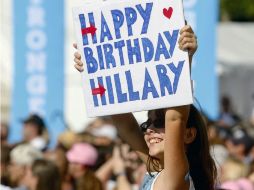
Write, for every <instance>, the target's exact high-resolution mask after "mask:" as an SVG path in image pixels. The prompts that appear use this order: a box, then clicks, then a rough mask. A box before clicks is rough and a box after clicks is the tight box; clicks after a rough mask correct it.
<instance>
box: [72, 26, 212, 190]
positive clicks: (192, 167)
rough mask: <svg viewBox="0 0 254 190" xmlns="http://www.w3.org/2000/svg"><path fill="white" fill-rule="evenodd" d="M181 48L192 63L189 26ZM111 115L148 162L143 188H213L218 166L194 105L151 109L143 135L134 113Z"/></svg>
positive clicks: (193, 43) (192, 42) (79, 63)
mask: <svg viewBox="0 0 254 190" xmlns="http://www.w3.org/2000/svg"><path fill="white" fill-rule="evenodd" d="M75 47H76V45H75ZM179 48H180V49H182V50H188V52H189V57H190V62H191V60H192V56H193V54H194V52H195V51H196V49H197V41H196V37H195V35H194V33H193V31H192V29H191V27H190V26H185V27H183V28H182V30H181V31H180V38H179ZM74 56H75V59H74V61H75V63H76V64H75V67H76V69H77V70H79V71H83V63H82V61H81V55H80V53H78V52H76V53H75V54H74ZM111 117H112V119H113V121H114V124H115V126H116V127H117V128H118V132H119V135H120V137H121V138H122V139H123V140H124V141H125V142H127V143H128V144H129V145H130V147H131V148H132V149H134V150H136V151H137V153H138V154H139V156H140V158H141V159H142V160H143V161H144V162H145V163H146V164H147V169H148V172H149V174H147V175H146V176H145V178H144V181H143V184H142V186H141V190H159V189H177V190H178V189H181V190H189V189H196V190H213V189H214V187H215V179H216V168H215V164H214V161H213V159H212V157H211V155H210V152H209V142H208V137H207V131H206V125H205V122H204V120H203V118H202V116H201V114H200V113H199V111H198V110H197V109H196V108H195V107H194V106H193V105H186V106H179V107H172V108H166V109H158V110H150V111H148V120H147V121H146V122H145V123H143V124H142V125H141V128H142V129H143V131H144V133H143V134H142V133H141V131H140V129H139V126H138V123H137V121H136V119H135V117H134V116H133V115H132V114H131V113H127V114H119V115H113V116H111ZM143 135H144V136H143ZM152 172H155V173H152ZM201 179H202V180H201Z"/></svg>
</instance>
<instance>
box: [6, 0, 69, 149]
mask: <svg viewBox="0 0 254 190" xmlns="http://www.w3.org/2000/svg"><path fill="white" fill-rule="evenodd" d="M13 23H14V26H13V28H14V29H13V34H14V44H13V47H14V81H13V94H12V109H11V111H12V113H11V131H10V142H12V143H13V142H18V141H20V140H22V122H21V120H22V119H24V118H26V117H28V115H29V114H31V113H37V114H39V115H41V116H42V117H43V118H45V122H46V124H47V128H48V133H49V138H50V147H53V146H54V145H55V144H56V140H57V136H58V135H59V133H60V132H62V131H63V130H64V123H63V115H64V114H63V110H64V54H63V51H64V32H63V31H64V1H62V0H54V1H49V0H14V1H13Z"/></svg>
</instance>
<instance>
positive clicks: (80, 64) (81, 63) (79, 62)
mask: <svg viewBox="0 0 254 190" xmlns="http://www.w3.org/2000/svg"><path fill="white" fill-rule="evenodd" d="M74 62H75V63H76V64H78V65H79V66H82V67H83V62H82V61H80V59H77V58H74Z"/></svg>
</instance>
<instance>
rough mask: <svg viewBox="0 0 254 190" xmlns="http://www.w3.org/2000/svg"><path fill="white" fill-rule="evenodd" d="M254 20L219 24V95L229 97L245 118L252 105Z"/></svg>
mask: <svg viewBox="0 0 254 190" xmlns="http://www.w3.org/2000/svg"><path fill="white" fill-rule="evenodd" d="M253 35H254V23H222V24H219V25H218V48H217V56H218V65H217V69H218V74H219V84H220V88H219V90H220V95H221V96H222V95H227V96H229V97H230V98H231V100H232V103H233V107H234V110H236V112H237V113H238V114H239V115H240V116H242V117H243V118H245V119H248V117H249V116H250V114H251V110H252V109H253V108H254V99H253V95H254V37H253Z"/></svg>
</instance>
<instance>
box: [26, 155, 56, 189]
mask: <svg viewBox="0 0 254 190" xmlns="http://www.w3.org/2000/svg"><path fill="white" fill-rule="evenodd" d="M25 186H26V187H27V189H29V190H49V189H52V190H53V189H54V190H60V189H61V178H60V173H59V170H58V168H57V166H56V165H55V164H54V163H53V162H51V161H48V160H45V159H38V160H35V161H34V163H33V164H32V167H31V168H29V170H28V171H27V173H26V177H25Z"/></svg>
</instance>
